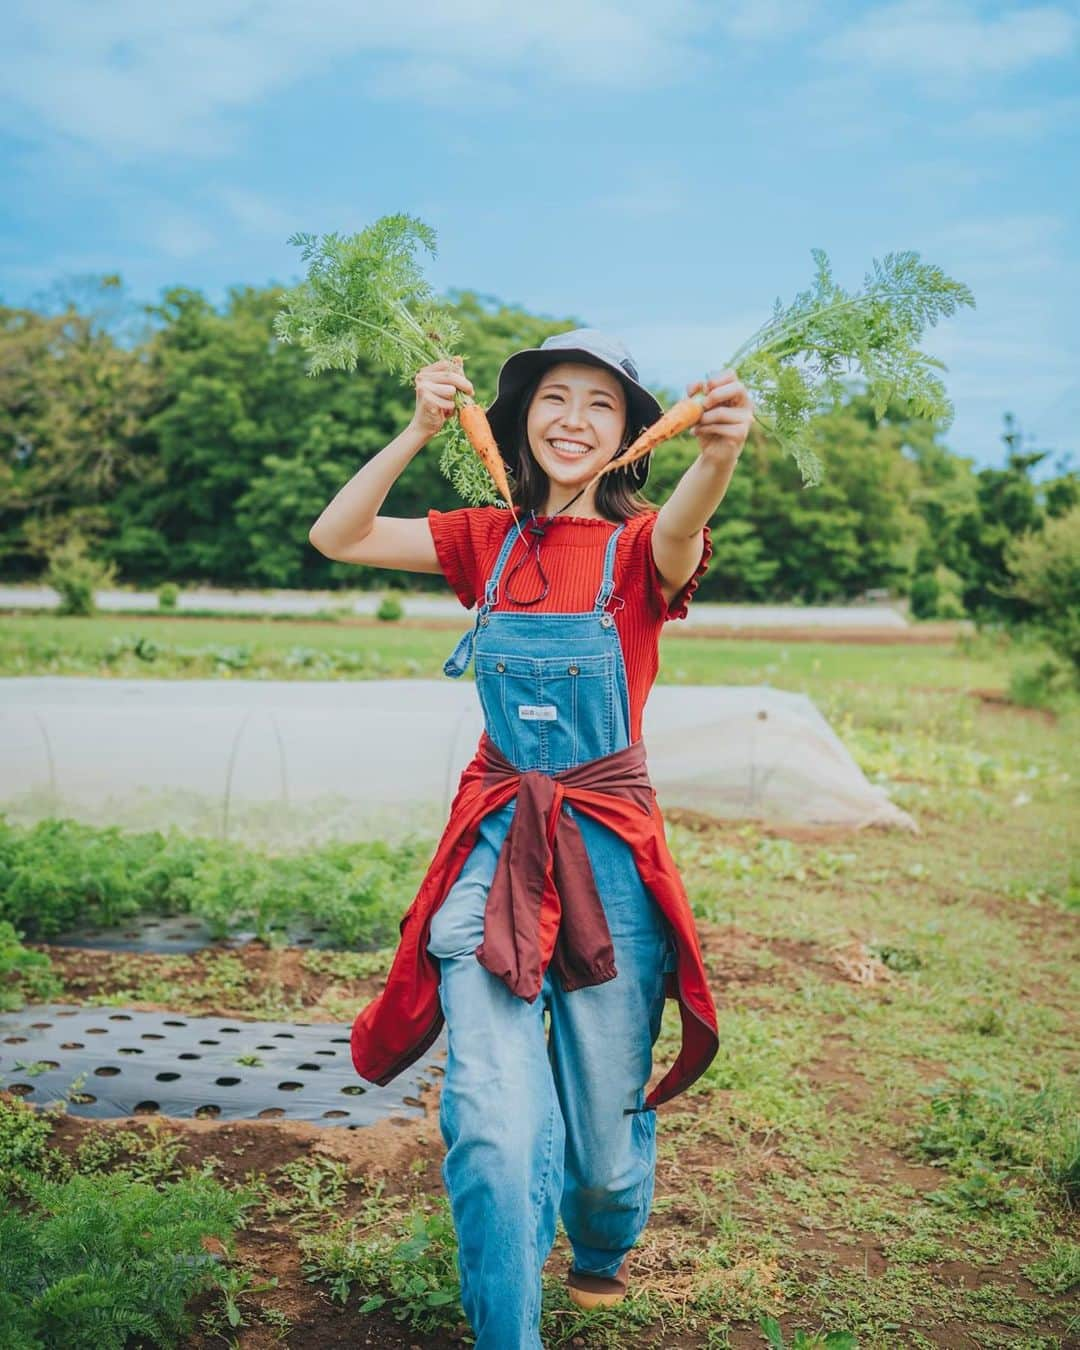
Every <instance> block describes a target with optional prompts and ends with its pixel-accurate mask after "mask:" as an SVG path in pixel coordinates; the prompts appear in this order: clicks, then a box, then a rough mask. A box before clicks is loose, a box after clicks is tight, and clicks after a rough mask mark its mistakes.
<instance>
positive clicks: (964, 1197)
mask: <svg viewBox="0 0 1080 1350" xmlns="http://www.w3.org/2000/svg"><path fill="white" fill-rule="evenodd" d="M926 1198H927V1200H928V1201H930V1203H931V1204H935V1205H940V1206H941V1207H942V1208H943V1209H950V1210H954V1211H959V1212H960V1213H969V1212H975V1213H990V1212H993V1211H1004V1212H1010V1211H1012V1210H1015V1209H1017V1208H1019V1206H1020V1205H1021V1204H1022V1202H1023V1201H1024V1199H1025V1192H1024V1190H1023V1189H1022V1188H1021V1187H1019V1186H1014V1185H1012V1178H1011V1177H1010V1176H1009V1175H1008V1173H1006V1172H995V1171H994V1169H993V1168H991V1167H987V1166H986V1165H985V1164H983V1163H976V1164H975V1165H974V1166H973V1167H972V1168H971V1169H970V1170H969V1171H968V1173H967V1175H966V1176H963V1177H960V1178H958V1179H955V1180H953V1181H951V1182H950V1183H949V1185H948V1186H945V1187H943V1188H942V1189H941V1190H938V1191H930V1192H929V1193H928V1194H927V1197H926Z"/></svg>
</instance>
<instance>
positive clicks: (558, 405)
mask: <svg viewBox="0 0 1080 1350" xmlns="http://www.w3.org/2000/svg"><path fill="white" fill-rule="evenodd" d="M632 439H633V429H632V425H631V417H630V415H629V411H628V407H627V396H626V394H625V392H624V390H623V386H622V384H621V383H620V381H619V380H618V378H617V377H616V376H615V375H613V374H610V373H608V372H607V371H604V370H601V369H599V368H594V367H591V366H588V365H585V364H582V363H579V362H562V363H560V364H559V365H555V366H550V367H549V368H548V369H547V370H546V371H541V372H540V373H539V374H538V375H536V376H535V378H534V379H533V380H531V381H530V383H529V384H528V385H527V386H526V388H525V390H524V391H523V393H522V395H521V403H520V411H519V414H518V417H517V423H516V426H515V428H514V434H513V441H512V444H513V447H514V451H513V454H514V462H515V471H514V481H515V484H516V490H515V492H514V504H515V505H516V506H517V507H518V508H519V510H520V511H522V512H523V513H524V514H528V513H529V512H530V511H536V512H538V513H540V514H546V515H553V514H555V513H556V512H557V511H559V510H561V509H564V508H565V507H567V506H569V505H570V503H571V502H572V501H576V500H577V499H578V498H579V497H580V496H581V495H582V494H581V492H580V491H579V489H581V488H582V487H583V486H584V484H586V483H587V482H588V481H589V479H590V478H591V477H592V476H593V475H594V474H595V473H596V472H597V470H598V469H601V468H603V466H604V465H605V464H608V463H610V462H611V460H612V459H614V458H615V456H616V455H618V454H620V453H621V452H622V451H623V450H624V449H625V448H626V446H627V445H629V444H630V441H631V440H632ZM647 474H648V465H647V464H646V465H645V466H644V468H643V470H642V471H641V472H639V473H638V475H637V477H636V479H631V478H630V477H629V475H627V474H614V475H612V476H610V477H609V478H607V479H605V480H604V482H603V484H602V485H601V488H602V490H601V491H598V493H597V495H596V500H595V504H594V505H595V511H594V512H589V511H588V510H587V509H586V510H582V511H580V514H581V515H589V514H595V515H596V516H597V517H599V518H600V519H606V520H628V519H629V518H630V517H631V516H634V515H637V514H638V513H639V512H641V511H644V510H647V509H648V507H649V503H648V502H647V501H646V500H645V498H644V497H642V496H641V495H640V494H639V492H638V487H639V486H641V485H642V484H643V483H644V480H645V476H646V475H647Z"/></svg>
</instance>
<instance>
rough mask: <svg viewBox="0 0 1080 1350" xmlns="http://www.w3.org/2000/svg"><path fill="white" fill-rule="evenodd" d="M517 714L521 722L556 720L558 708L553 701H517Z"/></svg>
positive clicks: (557, 718)
mask: <svg viewBox="0 0 1080 1350" xmlns="http://www.w3.org/2000/svg"><path fill="white" fill-rule="evenodd" d="M518 716H519V717H520V718H521V720H522V721H523V722H557V721H558V720H559V710H558V708H556V706H555V705H554V703H536V704H534V703H519V704H518Z"/></svg>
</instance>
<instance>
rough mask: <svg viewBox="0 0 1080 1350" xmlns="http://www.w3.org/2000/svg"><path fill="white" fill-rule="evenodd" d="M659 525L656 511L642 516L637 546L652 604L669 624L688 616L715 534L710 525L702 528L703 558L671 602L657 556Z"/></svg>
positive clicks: (709, 555)
mask: <svg viewBox="0 0 1080 1350" xmlns="http://www.w3.org/2000/svg"><path fill="white" fill-rule="evenodd" d="M655 525H656V512H650V513H649V514H648V515H647V516H644V517H643V518H642V523H641V526H640V527H639V530H638V532H637V537H636V538H635V540H634V548H635V551H636V552H637V553H638V555H639V557H640V559H641V567H642V569H643V571H644V577H645V584H646V589H647V592H648V600H649V605H650V607H651V609H652V610H653V612H654V613H655V614H656V616H657V617H658V618H659V619H661V620H662V621H663V622H664V623H667V622H668V621H669V620H670V619H685V618H686V615H687V612H688V610H689V606H690V601H691V599H692V598H693V595H694V592H695V591H696V590H697V588H698V586H699V584H700V582H701V578H702V577H703V576H704V575H705V572H706V570H707V568H708V566H709V559H710V558H711V557H712V555H713V546H712V534H711V531H710V530H709V527H708V525H704V526H703V527H702V531H701V545H702V547H701V559H700V561H699V562H698V565H697V567H696V568H695V569H694V572H693V575H692V576H691V577H690V578H689V580H687V581H686V582H685V583H684V584H683V585H682V586H681V587H680V589H679V590H678V591H677V592H676V594H675V595H673V596H672V598H671V603H670V604H669V603H668V602H667V600H666V599H665V598H664V591H663V586H662V583H661V579H660V572H659V569H658V568H657V566H656V559H655V558H654V557H653V551H652V533H653V528H654V526H655Z"/></svg>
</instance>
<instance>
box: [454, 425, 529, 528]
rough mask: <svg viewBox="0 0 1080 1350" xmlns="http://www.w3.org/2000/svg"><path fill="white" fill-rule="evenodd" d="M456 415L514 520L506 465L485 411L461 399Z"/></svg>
mask: <svg viewBox="0 0 1080 1350" xmlns="http://www.w3.org/2000/svg"><path fill="white" fill-rule="evenodd" d="M457 415H458V421H459V422H460V423H461V428H462V430H463V431H464V432H465V435H466V436H467V437H468V438H469V444H470V445H471V446H472V448H473V449H474V450H475V451H476V453H477V454H478V455H479V457H480V462H481V464H483V466H484V468H485V469H487V471H488V473H489V474H491V477H492V480H493V481H494V483H495V486H496V487H497V488H498V489H499V494H500V496H501V497H502V499H503V501H504V502H506V504H507V506H508V507H509V508H510V514H511V515H512V516H513V517H514V520H515V521H516V520H517V512H516V511H515V510H514V503H513V500H512V498H511V496H510V480H509V478H508V477H507V476H506V465H505V464H504V463H503V458H502V455H500V454H499V447H498V444H497V443H496V440H495V436H494V434H493V432H492V430H491V426H490V424H489V422H488V420H487V413H486V412H484V410H483V408H481V406H480V404H479V403H473V402H471V401H469V402H466V401H465V399H462V403H461V406H460V407H459V408H458V410H457Z"/></svg>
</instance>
